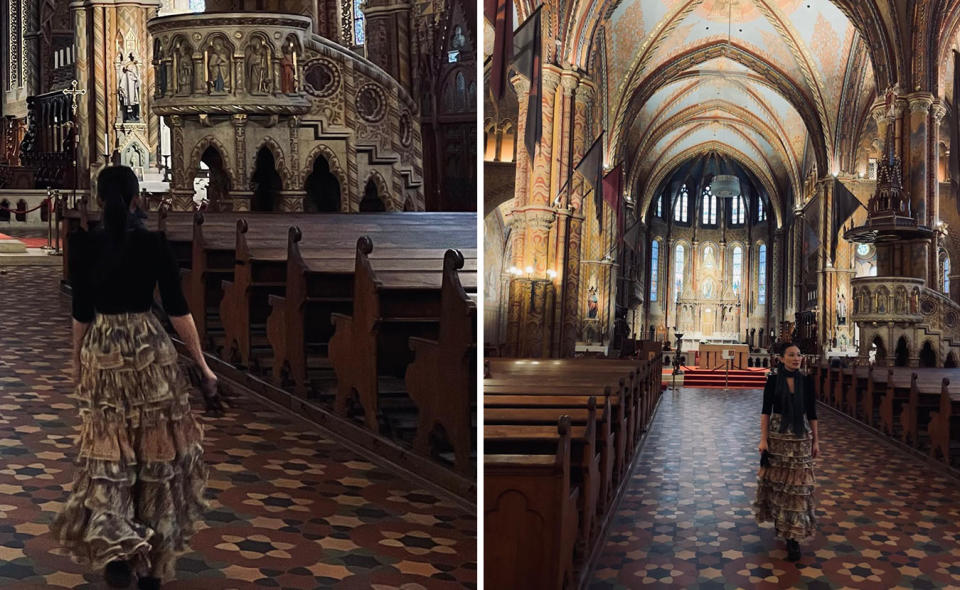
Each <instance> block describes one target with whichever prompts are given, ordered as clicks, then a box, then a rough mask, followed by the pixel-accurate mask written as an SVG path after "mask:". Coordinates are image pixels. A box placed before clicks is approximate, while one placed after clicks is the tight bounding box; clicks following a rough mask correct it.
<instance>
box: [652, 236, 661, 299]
mask: <svg viewBox="0 0 960 590" xmlns="http://www.w3.org/2000/svg"><path fill="white" fill-rule="evenodd" d="M659 275H660V242H658V241H657V240H654V241H653V244H651V245H650V301H656V300H657V287H659V285H658V284H657V283H658V282H659V278H660V276H659Z"/></svg>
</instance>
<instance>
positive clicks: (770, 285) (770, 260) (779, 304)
mask: <svg viewBox="0 0 960 590" xmlns="http://www.w3.org/2000/svg"><path fill="white" fill-rule="evenodd" d="M784 235H785V234H784V231H783V228H778V229H777V230H776V231H774V233H773V240H771V241H770V248H769V249H768V250H767V304H766V305H767V308H766V310H764V311H765V312H766V315H767V319H766V328H767V335H768V336H769V334H770V329H771V327H774V326H772V325H771V324H773V323H774V319H775V317H774V316H776V317H779V318H783V315H784V306H783V302H784V296H783V284H782V281H783V278H782V276H781V275H782V272H783V271H782V269H783V267H784V264H783V263H782V262H781V261H780V257H781V256H782V254H781V253H782V252H783V251H784V249H783V239H784ZM774 261H778V264H774ZM777 310H778V311H777ZM777 329H778V328H777Z"/></svg>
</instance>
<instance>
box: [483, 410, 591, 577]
mask: <svg viewBox="0 0 960 590" xmlns="http://www.w3.org/2000/svg"><path fill="white" fill-rule="evenodd" d="M557 432H558V440H557V445H556V454H554V455H529V454H503V455H484V461H483V463H484V468H483V472H484V535H485V538H486V539H488V540H489V541H488V542H487V544H486V547H485V550H484V564H485V565H484V579H485V580H486V585H487V587H489V588H502V589H504V590H508V589H513V588H517V589H520V588H522V589H524V590H557V589H560V588H568V587H573V586H574V585H575V584H574V577H573V553H574V546H575V544H576V540H577V521H578V515H577V505H578V502H579V496H580V489H579V488H577V487H576V486H573V485H571V482H570V419H569V418H567V417H566V416H563V417H561V418H560V420H559V426H558V427H557Z"/></svg>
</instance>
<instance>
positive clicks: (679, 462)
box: [590, 389, 960, 590]
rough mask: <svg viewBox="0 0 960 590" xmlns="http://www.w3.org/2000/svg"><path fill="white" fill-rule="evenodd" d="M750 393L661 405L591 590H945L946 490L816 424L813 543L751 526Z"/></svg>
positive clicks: (950, 495)
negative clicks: (795, 545)
mask: <svg viewBox="0 0 960 590" xmlns="http://www.w3.org/2000/svg"><path fill="white" fill-rule="evenodd" d="M761 401H762V392H761V391H759V390H732V391H730V392H729V393H724V392H722V391H720V390H716V389H683V390H681V392H680V393H678V394H675V393H673V392H672V391H666V392H664V397H663V400H662V401H661V405H660V408H659V410H658V413H657V416H656V418H655V421H654V424H653V426H652V430H651V432H650V434H649V436H648V438H647V441H646V444H645V446H644V448H643V451H642V453H641V456H640V458H639V460H638V462H637V465H636V469H635V471H634V473H633V476H632V479H631V481H630V482H629V483H628V486H629V487H628V489H627V490H626V492H625V494H624V499H623V502H622V503H621V505H620V506H619V507H618V510H617V513H616V515H615V517H614V521H613V522H612V523H611V527H610V534H609V537H608V539H607V540H606V545H605V546H604V548H603V553H602V555H601V557H600V558H599V560H598V563H597V566H596V569H595V571H594V576H593V580H592V583H591V585H590V587H591V588H593V589H596V590H600V589H622V588H640V587H644V588H648V587H649V588H657V587H660V588H668V587H670V588H841V587H846V588H877V589H888V588H896V587H901V588H950V587H952V588H957V587H960V482H958V481H957V480H954V479H950V478H947V477H943V476H942V475H941V474H939V473H938V472H937V471H936V470H934V469H932V468H930V467H928V466H926V465H925V464H923V463H921V462H918V460H917V459H916V458H915V457H913V456H911V455H908V454H906V453H904V452H902V451H900V450H897V449H895V448H893V447H890V446H888V445H886V444H884V443H881V442H880V441H878V440H877V439H875V438H874V437H873V436H871V435H870V434H868V433H867V432H865V431H863V430H861V429H860V428H858V427H857V426H855V425H853V424H851V423H849V422H847V421H846V420H845V419H843V418H840V417H838V416H836V415H834V414H832V413H831V412H830V411H829V410H826V409H821V411H820V434H821V438H822V442H821V452H822V455H821V458H819V459H817V461H816V474H817V484H818V489H817V492H816V498H817V504H818V508H817V516H818V526H819V533H818V534H817V536H816V537H815V538H814V539H812V540H810V541H808V542H807V543H806V544H805V545H803V546H802V549H803V559H802V560H801V561H800V562H799V563H798V564H793V563H790V562H788V561H785V560H784V557H785V555H786V551H785V550H784V548H783V545H782V543H781V542H779V541H777V540H776V539H775V537H774V531H773V528H772V525H770V524H764V525H762V526H760V525H757V524H756V522H755V521H754V519H753V512H752V510H751V503H752V502H753V498H754V495H755V492H756V471H757V467H758V466H759V455H758V453H757V451H756V445H757V443H758V441H759V434H760V416H759V414H760V406H761Z"/></svg>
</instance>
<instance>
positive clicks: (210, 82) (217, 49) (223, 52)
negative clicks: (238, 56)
mask: <svg viewBox="0 0 960 590" xmlns="http://www.w3.org/2000/svg"><path fill="white" fill-rule="evenodd" d="M229 67H230V55H229V53H228V51H227V48H226V47H225V46H224V45H223V39H221V38H219V37H217V38H216V39H214V41H213V43H212V44H211V45H210V47H209V48H207V91H208V92H210V91H212V92H226V91H227V90H229V89H230V84H229V81H230V69H229Z"/></svg>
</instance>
